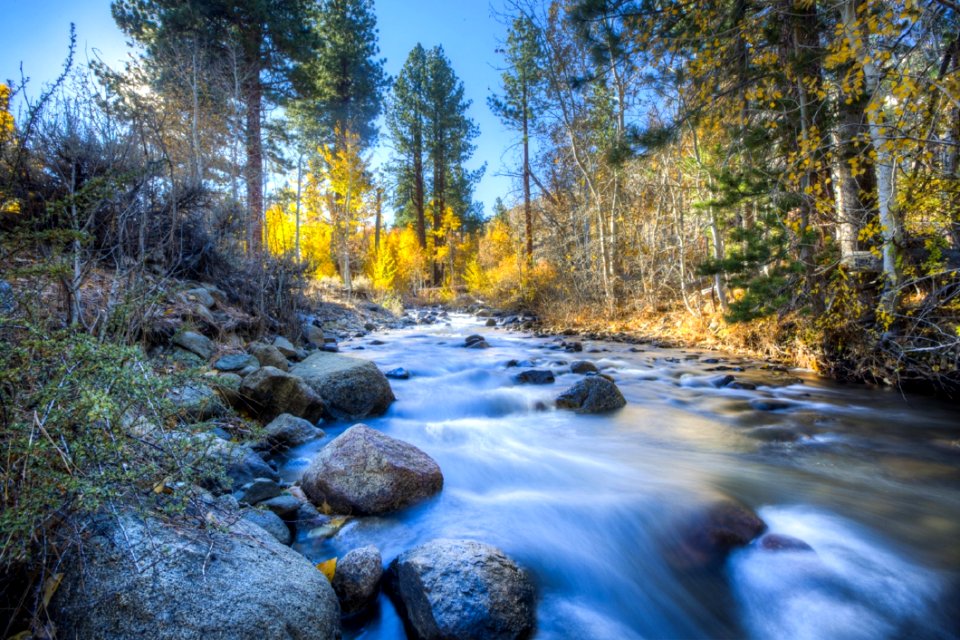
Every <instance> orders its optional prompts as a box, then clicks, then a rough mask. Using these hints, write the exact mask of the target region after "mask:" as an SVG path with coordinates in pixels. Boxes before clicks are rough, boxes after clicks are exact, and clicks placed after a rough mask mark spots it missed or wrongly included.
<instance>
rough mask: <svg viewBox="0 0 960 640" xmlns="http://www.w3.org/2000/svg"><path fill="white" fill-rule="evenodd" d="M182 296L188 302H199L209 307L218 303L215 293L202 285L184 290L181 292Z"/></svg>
mask: <svg viewBox="0 0 960 640" xmlns="http://www.w3.org/2000/svg"><path fill="white" fill-rule="evenodd" d="M180 297H181V299H183V300H184V301H187V302H197V303H199V304H201V305H203V306H204V307H206V308H207V309H209V308H211V307H213V306H214V305H215V304H217V301H216V300H215V299H214V297H213V295H212V294H211V293H210V292H209V291H207V290H206V289H204V288H202V287H198V288H196V289H189V290H187V291H184V292H183V293H181V294H180Z"/></svg>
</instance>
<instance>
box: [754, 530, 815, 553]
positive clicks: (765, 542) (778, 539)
mask: <svg viewBox="0 0 960 640" xmlns="http://www.w3.org/2000/svg"><path fill="white" fill-rule="evenodd" d="M757 546H759V547H760V548H761V549H763V550H764V551H813V547H811V546H810V545H808V544H807V543H806V542H804V541H803V540H800V539H799V538H794V537H792V536H787V535H783V534H780V533H768V534H767V535H765V536H763V537H762V538H760V541H759V542H758V543H757Z"/></svg>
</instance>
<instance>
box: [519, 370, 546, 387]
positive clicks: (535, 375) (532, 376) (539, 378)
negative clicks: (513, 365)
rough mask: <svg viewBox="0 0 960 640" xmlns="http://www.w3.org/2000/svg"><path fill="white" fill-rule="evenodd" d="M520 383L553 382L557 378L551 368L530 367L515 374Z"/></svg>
mask: <svg viewBox="0 0 960 640" xmlns="http://www.w3.org/2000/svg"><path fill="white" fill-rule="evenodd" d="M513 380H514V382H516V383H518V384H553V382H554V380H555V378H554V377H553V371H550V370H549V369H528V370H527V371H521V372H520V373H518V374H517V375H515V376H513Z"/></svg>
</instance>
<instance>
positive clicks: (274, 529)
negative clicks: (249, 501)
mask: <svg viewBox="0 0 960 640" xmlns="http://www.w3.org/2000/svg"><path fill="white" fill-rule="evenodd" d="M242 514H243V515H242V516H241V517H242V518H243V519H244V520H246V521H247V522H252V523H253V524H255V525H257V526H258V527H260V528H261V529H263V530H264V531H266V532H267V533H269V534H270V535H272V536H273V537H274V538H276V539H277V542H279V543H280V544H282V545H285V546H290V543H291V542H293V534H292V533H290V527H288V526H287V525H286V523H285V522H284V521H283V520H281V519H280V516H278V515H277V514H275V513H273V512H272V511H267V510H265V509H244V510H243V511H242Z"/></svg>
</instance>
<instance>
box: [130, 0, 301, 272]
mask: <svg viewBox="0 0 960 640" xmlns="http://www.w3.org/2000/svg"><path fill="white" fill-rule="evenodd" d="M312 4H313V3H312V2H311V1H310V0H114V2H113V4H112V11H113V16H114V19H115V20H116V22H117V25H118V26H119V27H120V29H121V30H123V31H124V32H125V33H127V34H128V35H129V36H131V37H132V38H133V39H134V40H136V41H138V42H140V43H141V44H143V45H145V46H146V50H147V55H148V56H157V55H159V52H160V51H162V50H165V49H169V48H171V47H176V46H177V45H178V44H179V43H181V42H183V38H184V37H185V35H186V34H189V35H190V36H191V37H194V38H197V39H199V40H200V41H201V42H202V43H203V46H205V47H208V48H209V49H211V50H215V51H216V50H219V51H237V52H239V56H238V58H239V66H240V69H238V74H237V75H238V76H239V78H240V83H241V85H242V86H241V93H242V96H241V100H242V101H243V104H244V111H245V127H244V145H245V147H246V167H245V170H244V178H245V181H246V186H247V216H248V224H247V246H248V250H249V251H250V252H251V253H253V254H257V253H259V252H260V249H261V244H262V234H263V213H264V206H263V156H264V153H263V137H262V119H263V111H264V102H265V101H267V102H281V101H283V99H284V98H285V97H288V96H289V95H290V93H291V89H293V88H294V87H295V84H296V80H297V78H298V73H297V72H298V71H299V68H300V65H301V64H302V63H303V61H305V60H306V59H308V58H309V57H310V56H311V55H312V54H313V51H314V45H315V38H314V34H313V32H312V31H311V29H310V25H311V24H312V20H311V11H312Z"/></svg>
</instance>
